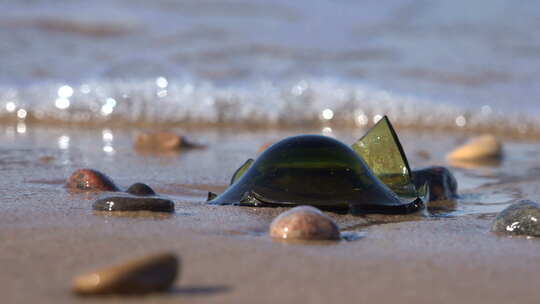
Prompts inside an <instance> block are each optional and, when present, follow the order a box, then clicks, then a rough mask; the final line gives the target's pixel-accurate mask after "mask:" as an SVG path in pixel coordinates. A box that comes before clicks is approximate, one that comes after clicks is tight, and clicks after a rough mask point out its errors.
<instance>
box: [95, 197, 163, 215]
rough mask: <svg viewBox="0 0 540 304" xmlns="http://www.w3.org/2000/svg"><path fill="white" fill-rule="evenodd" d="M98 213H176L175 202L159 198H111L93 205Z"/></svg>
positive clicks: (103, 199) (102, 199)
mask: <svg viewBox="0 0 540 304" xmlns="http://www.w3.org/2000/svg"><path fill="white" fill-rule="evenodd" d="M92 208H93V209H94V210H97V211H155V212H174V202H173V201H171V200H168V199H164V198H157V197H135V196H109V197H105V198H101V199H98V200H97V201H95V202H94V204H93V205H92Z"/></svg>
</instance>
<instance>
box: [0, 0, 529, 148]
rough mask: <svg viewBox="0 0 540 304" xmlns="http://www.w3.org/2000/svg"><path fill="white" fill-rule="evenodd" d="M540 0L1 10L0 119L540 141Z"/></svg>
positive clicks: (5, 6) (11, 4) (46, 4)
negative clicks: (473, 134) (343, 129)
mask: <svg viewBox="0 0 540 304" xmlns="http://www.w3.org/2000/svg"><path fill="white" fill-rule="evenodd" d="M539 14H540V5H539V4H538V3H537V2H536V1H522V2H520V5H515V3H514V2H513V1H509V0H497V1H488V0H483V1H475V3H474V4H473V3H470V2H469V1H452V2H451V3H448V2H446V1H429V2H428V1H421V0H408V1H362V2H361V3H356V2H354V1H343V0H342V1H338V0H335V1H309V2H307V1H297V2H288V1H278V2H273V3H272V4H271V5H270V4H268V3H266V2H264V1H243V0H237V1H226V2H221V1H213V0H205V1H177V0H159V1H152V2H151V3H149V2H147V1H127V0H114V1H93V2H92V3H87V2H85V1H81V0H77V1H38V2H35V1H8V2H4V3H2V9H1V10H0V66H1V67H2V68H1V69H0V120H1V121H10V120H20V121H37V122H60V123H67V122H69V123H78V124H83V123H84V124H94V125H99V124H109V125H110V124H113V123H115V124H117V125H118V124H120V125H125V124H143V123H144V124H154V125H163V124H176V125H178V124H186V123H191V124H204V125H210V126H216V125H220V126H221V125H223V124H235V125H246V124H248V123H249V124H257V125H262V126H273V127H276V126H281V127H283V126H284V125H287V124H288V125H321V126H329V127H335V126H338V125H348V126H360V127H363V126H366V125H370V124H372V123H373V121H374V120H376V119H377V118H378V117H379V116H380V115H384V114H388V115H389V116H390V118H391V119H392V121H393V122H394V123H395V124H397V125H402V126H413V127H419V126H424V127H428V128H429V129H433V128H445V129H456V130H463V129H464V130H472V131H481V130H489V131H492V132H498V133H503V134H509V135H513V136H534V137H537V138H538V137H540V120H539V119H538V114H540V107H538V96H539V95H540V85H539V83H540V73H538V71H540V44H538V41H540V37H539V35H540V33H539V32H538V31H534V30H532V29H535V28H538V27H539V26H540V20H539V19H538V18H537V16H538V15H539Z"/></svg>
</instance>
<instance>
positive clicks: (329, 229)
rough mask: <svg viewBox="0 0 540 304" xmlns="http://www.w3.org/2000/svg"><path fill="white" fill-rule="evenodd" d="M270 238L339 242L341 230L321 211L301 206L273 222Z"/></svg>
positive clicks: (281, 215)
mask: <svg viewBox="0 0 540 304" xmlns="http://www.w3.org/2000/svg"><path fill="white" fill-rule="evenodd" d="M270 236H271V237H273V238H276V239H282V240H338V239H339V228H338V226H337V224H336V223H335V222H334V220H332V218H330V217H329V216H328V215H326V214H324V213H322V212H321V211H320V210H319V209H317V208H314V207H311V206H299V207H295V208H292V209H291V210H289V211H286V212H284V213H282V214H280V215H279V216H278V217H276V218H275V219H274V220H273V221H272V223H271V224H270Z"/></svg>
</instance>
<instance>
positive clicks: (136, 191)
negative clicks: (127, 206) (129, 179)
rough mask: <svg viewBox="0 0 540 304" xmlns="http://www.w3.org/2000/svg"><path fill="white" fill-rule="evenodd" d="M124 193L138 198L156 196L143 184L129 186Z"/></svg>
mask: <svg viewBox="0 0 540 304" xmlns="http://www.w3.org/2000/svg"><path fill="white" fill-rule="evenodd" d="M126 192H127V193H129V194H133V195H138V196H148V195H156V192H154V190H153V189H152V188H150V186H148V185H147V184H143V183H135V184H133V185H131V186H129V188H128V189H127V190H126Z"/></svg>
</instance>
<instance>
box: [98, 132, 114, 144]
mask: <svg viewBox="0 0 540 304" xmlns="http://www.w3.org/2000/svg"><path fill="white" fill-rule="evenodd" d="M101 136H102V138H103V141H104V142H109V143H110V142H112V141H113V140H114V136H113V134H112V132H111V130H109V129H104V130H103V131H102V132H101Z"/></svg>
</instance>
